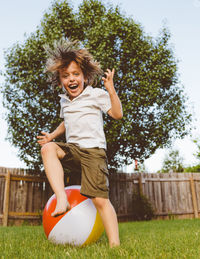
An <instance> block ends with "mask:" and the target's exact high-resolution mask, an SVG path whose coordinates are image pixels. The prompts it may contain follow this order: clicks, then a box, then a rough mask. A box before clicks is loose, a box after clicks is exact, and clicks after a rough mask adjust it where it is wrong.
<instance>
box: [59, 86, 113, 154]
mask: <svg viewBox="0 0 200 259" xmlns="http://www.w3.org/2000/svg"><path fill="white" fill-rule="evenodd" d="M59 96H60V97H61V100H60V105H61V110H60V117H61V118H64V123H65V128H66V133H65V135H66V142H67V143H74V144H78V145H79V146H80V147H81V148H93V147H99V148H105V149H106V139H105V134H104V130H103V117H102V112H104V113H107V112H108V110H109V109H110V108H111V102H110V97H109V94H108V92H106V91H105V90H103V89H100V88H93V87H92V86H87V87H86V88H85V89H84V90H83V92H82V93H81V94H80V95H79V96H77V97H76V98H74V99H73V100H72V101H71V100H70V99H69V97H68V96H67V95H66V94H60V95H59Z"/></svg>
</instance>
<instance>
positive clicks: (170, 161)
mask: <svg viewBox="0 0 200 259" xmlns="http://www.w3.org/2000/svg"><path fill="white" fill-rule="evenodd" d="M170 171H173V172H179V173H180V172H183V171H184V168H183V158H182V157H181V156H180V153H179V151H178V150H171V151H170V152H169V153H168V154H167V155H166V156H165V158H164V161H163V167H162V169H161V172H162V173H168V172H170Z"/></svg>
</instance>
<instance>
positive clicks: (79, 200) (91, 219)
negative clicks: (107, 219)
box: [43, 185, 104, 246]
mask: <svg viewBox="0 0 200 259" xmlns="http://www.w3.org/2000/svg"><path fill="white" fill-rule="evenodd" d="M65 192H66V194H67V197H68V201H69V204H70V206H71V209H70V210H68V211H67V212H66V213H64V214H62V215H59V216H57V217H52V216H51V213H52V212H53V211H54V210H55V207H56V196H55V194H54V195H52V196H51V198H50V199H49V200H48V201H47V204H46V206H45V208H44V212H43V227H44V232H45V234H46V236H47V239H48V240H50V241H51V242H53V243H55V244H70V245H74V246H85V245H88V244H90V243H93V242H95V241H97V240H98V239H99V238H100V236H101V235H102V233H103V231H104V227H103V223H102V220H101V218H100V215H99V213H98V212H97V210H96V208H95V206H94V204H93V202H92V200H91V199H89V198H87V197H85V196H83V195H81V194H80V186H79V185H74V186H69V187H66V188H65Z"/></svg>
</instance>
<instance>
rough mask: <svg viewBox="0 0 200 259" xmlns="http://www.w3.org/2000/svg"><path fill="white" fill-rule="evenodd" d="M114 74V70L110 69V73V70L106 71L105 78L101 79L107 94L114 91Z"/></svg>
mask: <svg viewBox="0 0 200 259" xmlns="http://www.w3.org/2000/svg"><path fill="white" fill-rule="evenodd" d="M114 73H115V69H114V68H113V69H112V71H111V70H110V69H107V70H106V72H105V75H106V77H102V80H103V82H104V85H105V88H106V90H107V91H108V92H110V91H113V90H114V89H115V88H114V83H113V77H114Z"/></svg>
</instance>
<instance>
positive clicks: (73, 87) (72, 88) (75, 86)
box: [69, 85, 78, 90]
mask: <svg viewBox="0 0 200 259" xmlns="http://www.w3.org/2000/svg"><path fill="white" fill-rule="evenodd" d="M77 87H78V85H69V88H70V89H71V90H74V89H76V88H77Z"/></svg>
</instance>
